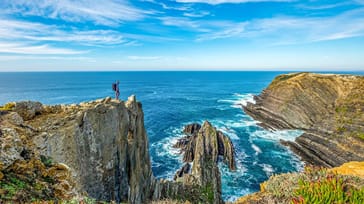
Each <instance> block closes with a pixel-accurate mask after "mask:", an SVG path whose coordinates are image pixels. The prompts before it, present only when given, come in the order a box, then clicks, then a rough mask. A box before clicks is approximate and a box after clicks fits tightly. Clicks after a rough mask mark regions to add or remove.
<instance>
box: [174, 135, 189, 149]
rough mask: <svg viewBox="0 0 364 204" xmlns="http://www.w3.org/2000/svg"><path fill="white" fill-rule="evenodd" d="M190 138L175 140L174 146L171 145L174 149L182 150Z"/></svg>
mask: <svg viewBox="0 0 364 204" xmlns="http://www.w3.org/2000/svg"><path fill="white" fill-rule="evenodd" d="M190 137H191V136H185V137H183V138H180V139H178V140H177V142H176V144H174V145H173V147H174V148H180V149H184V148H185V147H186V145H187V144H188V143H189V141H190Z"/></svg>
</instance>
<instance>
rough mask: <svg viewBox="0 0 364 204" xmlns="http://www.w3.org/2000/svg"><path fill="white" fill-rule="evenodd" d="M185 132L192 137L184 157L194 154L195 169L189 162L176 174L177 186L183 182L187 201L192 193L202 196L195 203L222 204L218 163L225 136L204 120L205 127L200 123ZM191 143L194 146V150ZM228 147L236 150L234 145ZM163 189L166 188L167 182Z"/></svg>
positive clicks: (187, 128)
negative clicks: (195, 192) (221, 143)
mask: <svg viewBox="0 0 364 204" xmlns="http://www.w3.org/2000/svg"><path fill="white" fill-rule="evenodd" d="M184 132H185V133H187V134H189V135H190V136H187V137H188V138H189V141H188V144H187V145H185V146H184V147H182V149H184V150H183V151H185V154H186V153H189V152H193V160H192V161H191V162H192V170H190V165H189V163H186V164H185V165H184V166H183V167H182V168H181V169H180V170H178V171H177V173H176V175H175V180H177V183H182V184H183V185H182V187H184V188H186V187H187V189H188V190H187V191H186V192H188V193H187V196H186V198H188V194H190V191H191V190H192V191H197V192H199V194H200V195H202V196H200V197H199V198H195V200H192V201H193V202H196V203H198V202H202V203H216V204H218V203H223V200H222V198H221V176H220V171H219V168H218V166H217V162H218V157H219V152H220V151H219V143H220V142H221V141H220V140H221V138H222V137H226V136H225V135H223V134H222V133H221V132H219V131H217V130H216V128H215V127H213V126H212V125H211V124H210V123H209V122H208V121H205V122H204V123H203V125H202V126H201V125H198V124H191V125H187V126H186V127H185V131H184ZM219 135H220V136H219ZM226 138H227V137H226ZM184 139H186V138H182V140H184ZM227 139H228V138H227ZM178 144H181V142H178ZM191 144H193V147H192V145H191ZM227 148H231V149H232V150H233V147H232V144H231V146H230V147H227ZM232 152H233V151H232ZM230 156H231V157H230V159H232V160H234V155H233V154H232V155H230ZM234 164H235V163H234ZM234 167H235V166H234ZM168 185H171V184H168ZM162 186H165V183H164V185H162ZM172 189H173V188H172ZM172 192H173V190H172ZM184 196H185V195H184Z"/></svg>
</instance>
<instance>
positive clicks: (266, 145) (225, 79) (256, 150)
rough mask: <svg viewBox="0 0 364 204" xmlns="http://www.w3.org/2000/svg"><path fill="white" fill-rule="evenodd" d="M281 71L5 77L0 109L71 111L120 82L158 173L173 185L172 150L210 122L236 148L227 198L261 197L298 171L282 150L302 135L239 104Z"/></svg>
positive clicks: (176, 159) (225, 174)
mask: <svg viewBox="0 0 364 204" xmlns="http://www.w3.org/2000/svg"><path fill="white" fill-rule="evenodd" d="M281 73H283V72H29V73H27V72H24V73H15V72H14V73H1V72H0V104H4V103H6V102H9V101H21V100H35V101H40V102H42V103H43V104H60V103H62V104H71V103H79V102H83V101H89V100H94V99H98V98H103V97H107V96H113V95H114V94H113V91H112V89H111V84H112V82H114V81H115V80H119V81H120V92H121V93H120V97H121V99H122V100H126V99H127V97H128V96H130V95H132V94H135V95H136V97H137V100H138V101H140V102H142V104H143V110H144V116H145V117H144V118H145V127H146V129H147V133H148V137H149V142H150V155H151V158H152V169H153V173H154V175H155V176H156V177H158V178H167V179H172V178H173V176H174V173H175V172H176V170H177V169H178V168H179V167H180V166H181V165H182V161H181V159H182V157H181V155H180V154H179V150H177V149H174V148H172V145H173V144H174V143H175V142H176V141H177V139H178V138H180V137H181V136H183V133H182V130H183V127H184V125H186V124H189V123H193V122H199V123H202V122H203V121H204V120H208V121H210V122H211V123H212V124H213V125H214V126H216V127H217V128H218V129H219V130H221V131H223V132H224V133H225V134H227V135H228V136H229V137H230V138H231V139H232V142H233V144H234V146H235V148H236V160H237V170H236V171H234V172H230V171H229V170H228V168H227V167H226V166H225V165H224V164H219V166H220V170H221V175H222V191H223V198H224V199H225V200H227V201H233V200H235V199H236V198H237V197H240V196H243V195H246V194H248V193H252V192H255V191H258V190H259V184H260V183H261V182H263V181H265V180H266V179H268V177H269V176H271V175H272V174H278V173H283V172H293V171H299V170H301V169H302V168H303V163H302V162H301V161H300V160H299V158H298V157H297V156H295V155H294V154H293V153H292V152H290V151H289V150H288V149H287V148H286V147H284V146H282V145H281V144H280V143H279V140H280V139H285V140H294V138H295V137H297V136H299V135H300V134H302V132H301V131H298V130H291V131H275V132H270V131H267V130H264V129H262V128H261V127H259V126H257V124H256V121H254V120H253V119H252V118H250V117H249V116H248V115H246V114H245V113H244V112H243V110H242V108H241V105H243V104H246V103H247V102H249V101H250V102H254V100H253V95H256V94H259V93H260V92H261V91H262V90H263V89H264V88H265V87H266V86H268V85H269V83H270V82H271V81H272V79H273V78H274V77H275V76H277V75H279V74H281ZM357 74H362V73H357Z"/></svg>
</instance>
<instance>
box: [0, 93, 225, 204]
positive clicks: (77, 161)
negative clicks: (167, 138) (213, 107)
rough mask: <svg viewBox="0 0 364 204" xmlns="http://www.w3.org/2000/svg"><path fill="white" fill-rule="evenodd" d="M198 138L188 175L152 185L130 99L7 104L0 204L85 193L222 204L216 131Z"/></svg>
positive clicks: (139, 114) (1, 134)
mask: <svg viewBox="0 0 364 204" xmlns="http://www.w3.org/2000/svg"><path fill="white" fill-rule="evenodd" d="M198 134H199V135H200V137H198V138H199V139H197V140H196V143H198V144H199V146H201V148H195V149H194V157H195V159H194V161H193V163H192V165H193V168H192V172H190V173H189V174H186V175H185V176H183V178H181V179H179V180H178V181H167V180H163V179H162V180H157V179H155V178H154V176H153V174H152V170H151V163H150V157H149V150H148V148H149V147H148V146H149V143H148V137H147V134H146V131H145V127H144V115H143V111H142V105H141V103H139V102H137V101H136V99H135V96H131V97H129V99H128V101H126V102H123V101H116V100H112V99H111V98H106V99H100V100H96V101H92V102H88V103H81V104H72V105H55V106H45V105H42V104H41V103H39V102H29V101H28V102H15V103H9V104H6V105H5V106H4V107H0V142H1V146H0V148H1V151H0V200H2V201H26V202H29V201H31V200H54V199H56V200H63V199H65V200H67V199H71V198H75V197H82V196H84V195H87V196H89V197H91V198H94V199H96V200H100V201H112V200H113V201H116V202H129V203H147V202H149V201H150V200H159V199H175V200H189V201H191V202H192V203H199V202H202V203H223V201H222V199H221V181H220V180H221V179H220V172H219V169H218V167H217V163H216V158H217V154H218V151H219V150H218V143H217V140H216V136H217V131H216V129H215V128H213V127H212V126H211V124H209V123H208V122H206V123H204V125H203V126H202V128H201V130H200V131H199V133H198ZM27 177H30V178H32V179H30V180H27ZM24 185H26V186H24ZM33 186H37V187H36V188H34V187H33ZM10 194H11V196H9V195H10Z"/></svg>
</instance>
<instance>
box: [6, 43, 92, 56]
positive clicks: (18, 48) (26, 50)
mask: <svg viewBox="0 0 364 204" xmlns="http://www.w3.org/2000/svg"><path fill="white" fill-rule="evenodd" d="M0 53H8V54H10V53H11V54H32V55H37V54H38V55H73V54H83V53H86V52H85V51H77V50H72V49H63V48H55V47H51V46H49V45H46V44H44V45H29V44H24V43H8V42H1V41H0Z"/></svg>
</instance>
